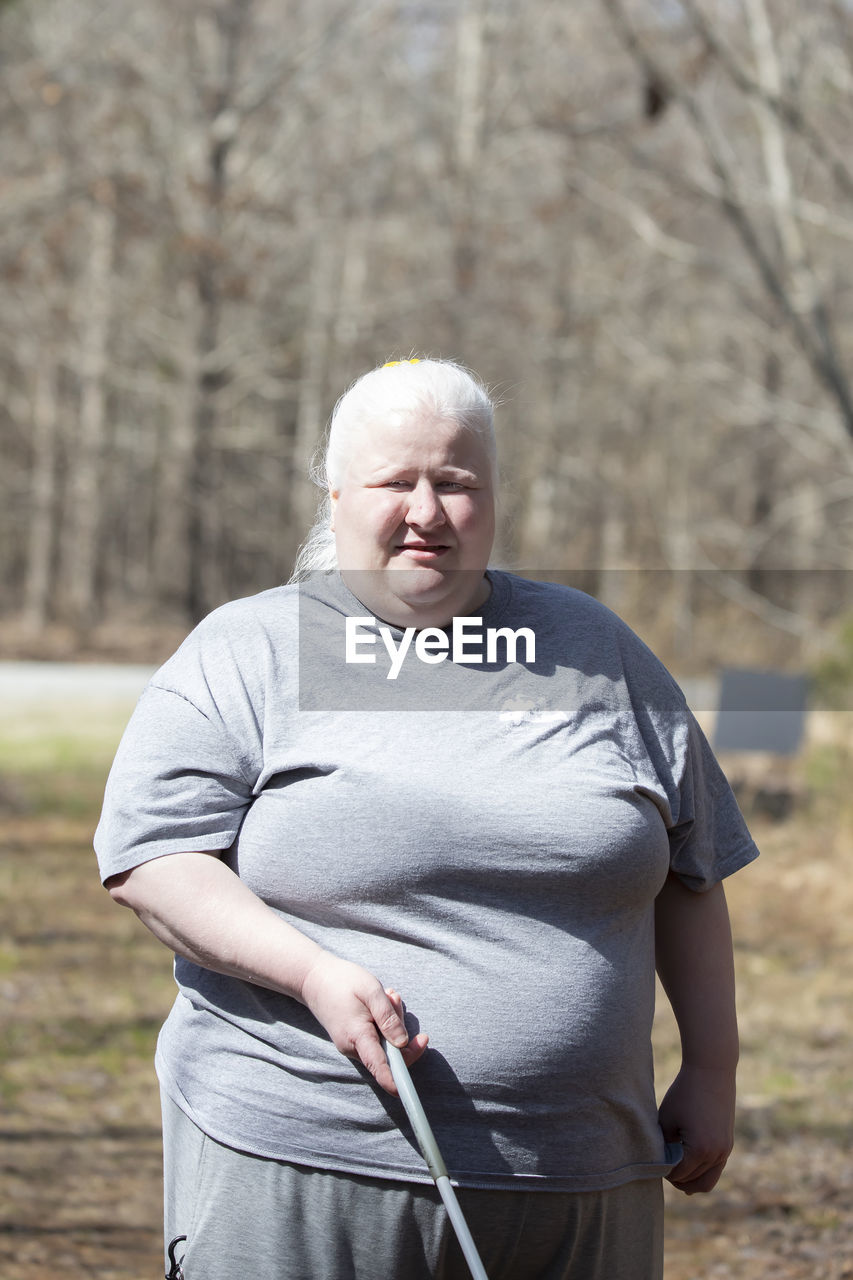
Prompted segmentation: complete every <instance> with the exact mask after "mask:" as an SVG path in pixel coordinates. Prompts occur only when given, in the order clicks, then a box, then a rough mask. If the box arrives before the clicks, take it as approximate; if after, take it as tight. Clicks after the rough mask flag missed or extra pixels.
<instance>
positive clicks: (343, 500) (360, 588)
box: [331, 415, 495, 627]
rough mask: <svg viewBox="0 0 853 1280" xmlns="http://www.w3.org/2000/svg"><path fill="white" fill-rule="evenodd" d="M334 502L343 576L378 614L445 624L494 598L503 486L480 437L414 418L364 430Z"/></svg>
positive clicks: (410, 622)
mask: <svg viewBox="0 0 853 1280" xmlns="http://www.w3.org/2000/svg"><path fill="white" fill-rule="evenodd" d="M331 497H332V528H333V529H334V531H335V540H336V543H337V551H338V564H339V565H340V566H341V573H342V576H343V577H344V580H345V581H347V583H348V585H349V587H350V589H351V590H352V591H353V593H354V594H355V595H356V596H357V597H358V599H359V600H361V601H362V603H363V604H365V605H368V606H369V607H370V608H371V609H372V610H373V612H374V614H375V616H377V617H379V618H382V619H383V620H384V621H386V622H390V623H393V624H394V625H396V626H416V627H424V626H442V625H444V624H445V623H447V622H449V621H450V619H451V618H453V617H457V616H462V615H464V614H469V613H471V612H472V611H474V610H476V609H477V608H479V606H480V605H482V604H483V603H484V601H485V600H486V599H487V598H488V595H489V586H488V582H487V580H486V579H485V577H484V573H485V569H486V565H487V564H488V560H489V555H490V553H491V549H492V542H493V541H494V534H495V510H494V485H493V482H492V465H491V460H490V458H489V455H488V452H487V450H486V447H485V445H484V444H483V441H482V440H481V439H480V437H479V436H478V435H477V434H476V433H475V432H472V431H466V430H464V429H463V428H461V427H458V426H457V425H456V424H455V423H454V422H453V421H452V420H450V419H447V418H426V419H425V418H423V417H418V416H414V415H406V416H403V415H400V417H399V420H395V417H394V416H392V417H391V418H389V420H388V421H383V422H380V423H375V424H372V425H371V426H370V427H369V428H362V429H361V430H360V431H358V432H357V433H356V434H355V436H354V438H353V440H352V442H351V449H350V457H349V460H348V463H347V466H346V470H345V473H344V476H343V478H342V479H341V481H340V484H339V487H337V488H333V489H332V490H331ZM366 596H368V597H370V598H369V599H368V598H365V597H366Z"/></svg>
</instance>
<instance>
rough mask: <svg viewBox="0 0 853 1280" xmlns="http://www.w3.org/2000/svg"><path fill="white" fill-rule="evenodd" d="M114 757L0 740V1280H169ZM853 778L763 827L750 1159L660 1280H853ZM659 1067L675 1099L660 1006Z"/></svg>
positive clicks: (680, 1206) (695, 1200)
mask: <svg viewBox="0 0 853 1280" xmlns="http://www.w3.org/2000/svg"><path fill="white" fill-rule="evenodd" d="M113 745H114V735H113V729H112V727H110V726H107V727H105V726H104V724H101V723H99V722H98V719H97V716H95V717H94V719H93V717H92V715H86V713H85V711H84V709H82V708H81V709H80V711H79V713H78V714H77V715H76V716H72V717H71V719H70V720H68V721H67V722H66V723H65V724H64V725H63V726H62V727H61V728H60V729H58V730H56V731H52V736H51V735H50V734H48V733H47V730H46V729H45V727H44V725H42V726H41V727H36V728H32V729H30V730H27V731H25V730H22V729H20V728H19V729H18V730H16V731H15V732H11V731H10V729H9V726H8V725H6V726H4V727H3V730H2V733H0V820H2V854H0V1010H2V1013H0V1019H2V1021H0V1033H2V1039H0V1046H2V1059H0V1280H63V1278H65V1277H67V1278H69V1280H70V1278H71V1277H88V1276H94V1277H100V1278H101V1280H154V1278H155V1277H158V1276H162V1264H161V1259H160V1240H159V1223H160V1180H159V1179H160V1173H159V1162H160V1151H159V1137H158V1108H157V1097H156V1086H155V1081H154V1077H153V1071H152V1067H151V1059H152V1054H153V1046H154V1040H155V1037H156V1032H157V1028H158V1026H159V1023H160V1021H161V1019H162V1017H163V1016H164V1014H165V1012H166V1010H167V1009H168V1007H169V1004H170V1003H171V996H172V980H171V971H170V962H169V957H168V956H167V955H166V954H165V952H164V951H163V950H162V949H161V948H160V946H159V945H158V944H157V943H156V942H154V941H153V940H152V939H150V938H149V937H148V936H147V935H146V934H145V932H144V931H143V930H142V928H141V926H139V925H138V923H137V922H136V920H135V919H134V918H133V917H132V916H131V915H130V913H129V912H126V911H121V910H119V909H117V908H116V907H114V906H113V905H112V903H111V902H110V901H109V899H108V898H107V896H106V894H105V893H104V892H103V890H102V889H101V888H100V886H99V884H98V881H97V876H96V873H95V867H94V861H93V856H92V854H91V847H90V842H91V832H92V826H93V822H94V815H95V813H96V811H97V806H98V801H99V794H100V788H101V784H102V780H103V775H104V769H105V766H106V762H107V760H108V759H109V756H110V755H111V752H112V747H113ZM851 765H853V748H851V747H850V746H847V745H845V744H841V745H839V744H838V743H836V744H834V745H831V746H830V745H827V744H824V745H823V746H822V747H818V748H815V749H813V750H812V752H811V753H810V755H809V758H808V760H807V761H806V762H805V763H804V765H803V772H802V778H801V782H802V786H801V794H800V796H799V798H798V803H797V807H796V808H795V810H794V812H793V815H792V816H790V817H788V818H787V819H786V820H785V821H781V822H778V821H777V822H772V821H770V820H769V819H765V818H761V817H759V818H757V819H756V821H755V824H754V829H755V833H756V835H757V837H758V840H759V844H760V845H761V846H762V850H763V857H762V858H761V859H760V860H759V862H758V863H756V864H755V865H754V866H753V867H752V868H749V869H748V870H746V871H745V872H743V873H741V874H740V875H738V876H735V877H733V879H732V880H731V881H730V884H729V897H730V903H731V909H732V917H733V922H734V929H735V934H736V938H737V965H738V975H739V1001H740V1007H741V1027H742V1050H743V1053H742V1067H741V1073H740V1105H739V1116H738V1144H737V1148H736V1151H735V1155H734V1156H733V1158H732V1160H731V1162H730V1164H729V1168H728V1169H727V1170H726V1173H725V1175H724V1178H723V1180H722V1182H721V1184H720V1186H719V1187H718V1189H717V1191H716V1192H715V1193H714V1194H712V1195H710V1196H702V1197H691V1198H689V1199H688V1198H685V1197H683V1196H680V1195H678V1193H675V1192H671V1194H668V1197H667V1198H668V1205H669V1212H668V1225H667V1266H666V1277H667V1280H711V1278H712V1277H731V1278H736V1280H800V1278H802V1280H806V1278H808V1280H842V1278H843V1277H853V1143H851V1139H853V1107H851V1097H853V1088H851V1086H853V1052H851V1050H853V1045H851V1024H853V1000H851V997H853V965H851V954H853V948H851V944H853V876H851V875H850V868H851V859H852V858H853V788H851V787H850V785H849V779H850V777H851ZM656 1053H657V1057H658V1061H659V1076H660V1082H661V1085H663V1084H664V1083H665V1082H666V1080H667V1076H668V1073H669V1072H670V1071H671V1070H672V1068H673V1064H674V1062H675V1042H674V1033H673V1027H672V1023H671V1020H670V1018H669V1016H668V1014H667V1012H666V1010H665V1009H664V1008H661V1010H660V1014H659V1018H658V1021H657V1027H656ZM670 1191H671V1189H668V1192H670ZM318 1280H324V1278H318Z"/></svg>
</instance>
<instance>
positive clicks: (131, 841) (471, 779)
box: [96, 571, 757, 1190]
mask: <svg viewBox="0 0 853 1280" xmlns="http://www.w3.org/2000/svg"><path fill="white" fill-rule="evenodd" d="M489 577H490V581H491V585H492V593H491V597H490V599H489V600H488V601H487V603H486V604H485V605H484V606H483V608H482V610H481V611H480V616H481V617H482V624H483V627H484V628H493V629H497V628H502V627H509V628H511V629H515V628H521V627H527V628H529V629H530V630H531V631H532V632H533V633H534V634H535V640H536V652H535V659H533V660H531V658H530V655H529V653H524V651H523V650H522V649H521V647H519V648H518V649H517V651H516V658H517V660H516V661H514V662H513V661H507V660H505V659H504V658H495V660H494V661H492V662H491V663H489V662H483V663H480V664H475V663H473V662H470V663H469V662H462V661H458V662H454V661H452V660H451V659H449V658H448V659H447V660H445V661H443V662H440V661H435V662H432V663H427V662H423V661H420V660H419V659H418V658H417V657H416V656H414V653H413V652H412V653H408V654H407V657H406V661H405V663H403V664H402V666H401V667H400V669H399V672H398V677H397V678H396V679H394V680H390V679H388V674H389V671H390V669H391V665H392V661H393V654H391V653H390V652H389V647H388V644H387V643H386V642H385V641H384V640H382V639H381V638H380V636H379V634H378V628H377V627H374V628H371V627H370V625H369V624H364V623H362V624H360V629H359V636H360V637H361V638H362V641H363V643H361V645H360V648H359V652H360V653H363V654H369V653H373V654H375V656H376V662H375V663H370V662H360V663H346V664H345V663H344V658H343V655H344V644H345V634H344V633H345V626H346V619H347V618H348V617H350V618H351V617H354V616H359V617H364V616H366V615H368V613H369V611H368V610H367V609H365V608H364V606H363V605H361V604H360V603H359V601H358V600H357V598H356V597H355V596H353V595H352V594H351V593H350V591H349V590H348V589H347V587H345V586H344V585H343V583H342V582H341V580H340V578H339V576H338V575H337V574H332V575H322V576H320V577H319V578H318V579H316V580H314V581H312V582H309V583H308V584H303V585H302V586H301V587H300V588H297V587H282V588H277V589H275V590H272V591H267V592H264V593H263V594H261V595H258V596H255V597H253V598H251V599H247V600H240V601H235V602H233V603H232V604H229V605H226V606H224V607H223V608H221V609H218V610H217V611H216V612H215V613H213V614H212V615H211V616H210V617H209V618H207V619H206V620H205V621H204V622H203V623H202V624H201V625H200V626H199V627H198V628H197V629H196V630H195V631H194V632H193V633H192V635H191V636H189V638H188V639H187V640H186V641H185V643H184V644H183V645H182V647H181V648H180V650H179V651H178V652H177V654H175V656H174V657H173V658H172V659H170V660H169V661H168V662H167V663H166V664H165V666H164V667H162V668H161V670H160V671H159V672H158V673H157V674H156V675H155V676H154V678H153V679H152V681H151V683H150V685H149V686H148V688H147V690H146V691H145V693H144V694H143V696H142V698H141V699H140V702H139V705H138V707H137V709H136V711H135V713H134V716H133V719H132V720H131V723H130V725H129V727H128V729H127V732H126V734H125V736H124V739H123V740H122V743H121V746H120V748H119V751H118V754H117V757H116V761H115V764H114V766H113V770H112V773H111V775H110V780H109V783H108V786H107V793H106V798H105V804H104V812H103V815H102V819H101V823H100V825H99V828H98V833H97V836H96V848H97V851H98V856H99V861H100V868H101V873H102V876H103V878H104V879H106V878H107V877H108V876H111V875H114V874H116V873H117V872H121V871H124V870H127V869H129V868H131V867H134V866H136V865H138V864H139V863H141V862H145V861H147V860H149V859H151V858H157V857H160V856H163V855H165V854H169V853H176V852H181V851H189V850H221V851H222V856H223V859H224V860H225V861H226V862H227V863H228V864H229V866H231V867H232V868H233V869H234V870H235V871H236V872H237V874H238V875H239V876H240V878H241V879H242V880H243V881H244V882H245V883H246V884H247V885H248V886H249V887H250V888H251V889H252V890H253V891H254V892H255V893H257V894H258V895H259V896H260V897H261V898H262V899H263V900H264V901H265V902H267V903H268V904H269V905H270V906H271V907H272V908H273V909H274V910H275V911H277V912H278V913H279V914H280V915H281V916H282V917H283V918H284V919H285V920H287V921H289V922H290V923H292V924H294V925H295V926H296V927H298V928H299V929H301V930H302V931H303V932H304V933H305V934H307V935H309V936H310V937H311V938H313V939H315V940H316V941H317V942H318V943H320V944H321V945H322V946H324V947H326V948H328V949H329V950H330V951H332V952H334V953H335V954H336V955H339V956H342V957H345V958H346V959H349V960H353V961H356V962H357V963H359V964H362V965H364V966H365V967H366V968H367V969H369V970H370V971H371V972H373V973H375V974H376V976H377V977H378V978H379V979H380V980H381V981H382V983H383V984H384V985H386V986H393V987H395V988H396V989H397V990H398V991H400V992H401V993H402V995H403V997H404V999H405V1001H406V1006H407V1010H408V1018H409V1023H410V1028H411V1029H418V1028H422V1029H423V1030H425V1031H428V1032H429V1034H430V1048H429V1050H428V1051H427V1053H426V1054H425V1056H424V1057H423V1058H422V1059H421V1061H419V1062H418V1063H417V1064H416V1065H415V1066H414V1068H413V1076H414V1079H415V1082H416V1086H417V1088H418V1091H419V1093H420V1095H421V1098H422V1101H423V1102H424V1105H425V1108H426V1110H427V1113H428V1115H429V1117H430V1120H431V1122H432V1124H433V1127H434V1129H435V1133H436V1137H437V1140H438V1143H439V1146H440V1148H441V1150H442V1153H443V1155H444V1157H445V1160H446V1161H447V1164H448V1167H449V1169H450V1172H451V1175H452V1177H453V1178H454V1180H455V1181H458V1182H459V1183H461V1184H463V1185H469V1186H482V1187H497V1188H500V1187H507V1188H509V1187H512V1188H518V1187H519V1186H528V1187H532V1188H534V1189H536V1188H542V1189H544V1190H551V1189H554V1190H595V1189H599V1188H606V1187H610V1186H616V1185H618V1184H620V1183H623V1182H626V1181H629V1180H631V1179H634V1178H637V1177H645V1176H657V1175H659V1174H661V1173H662V1172H666V1171H667V1170H668V1168H669V1167H670V1166H671V1164H673V1163H674V1162H675V1161H676V1160H677V1158H678V1152H677V1151H676V1150H674V1149H667V1147H666V1145H665V1143H664V1140H663V1137H662V1134H661V1131H660V1128H659V1126H658V1124H657V1119H656V1105H655V1096H654V1086H653V1076H652V1052H651V1045H650V1032H651V1023H652V1016H653V1006H654V920H653V906H654V899H655V896H656V894H657V893H658V891H659V890H660V888H661V886H662V885H663V883H664V880H665V879H666V876H667V873H668V871H669V869H670V868H672V869H673V870H674V871H675V872H676V873H677V874H678V875H679V876H680V877H681V879H682V880H683V881H684V883H685V884H687V885H688V886H689V887H690V888H691V889H694V890H697V891H700V892H701V891H702V890H704V889H707V888H709V887H711V886H712V885H714V884H715V883H717V882H718V881H719V880H720V879H722V878H723V877H725V876H727V875H729V874H730V873H731V872H733V871H735V870H736V869H737V868H739V867H741V866H743V865H744V864H746V863H747V862H749V861H751V859H752V858H754V857H755V856H756V853H757V850H756V849H755V846H754V845H753V843H752V841H751V839H750V837H749V834H748V832H747V830H746V828H745V826H744V823H743V820H742V818H741V816H740V813H739V812H738V809H737V806H736V804H735V801H734V798H733V796H732V794H731V791H730V790H729V787H728V785H727V783H726V781H725V779H724V777H723V775H722V773H721V772H720V769H719V767H718V765H717V763H716V761H715V760H714V758H713V755H712V754H711V751H710V748H709V747H708V745H707V743H706V741H705V739H704V737H703V735H702V733H701V731H700V729H699V727H698V726H697V724H696V723H695V721H694V719H693V717H692V716H691V714H690V712H689V711H688V709H687V707H686V705H685V702H684V698H683V695H682V694H681V692H680V690H679V689H678V687H677V685H676V684H675V683H674V681H673V680H672V678H671V677H670V676H669V675H668V673H667V672H666V671H665V669H664V668H663V667H662V666H661V664H660V663H659V662H658V660H657V659H656V658H655V657H654V656H653V655H652V654H651V653H650V652H649V650H648V649H647V648H646V647H645V646H644V645H643V644H642V642H641V641H640V640H639V639H638V638H637V637H636V636H635V635H634V634H633V632H631V631H630V629H629V628H628V627H627V626H625V624H624V623H622V622H621V621H620V620H619V619H618V618H616V617H615V616H614V615H613V614H612V613H610V612H609V611H608V610H607V609H605V608H604V607H603V606H602V605H600V604H599V603H598V602H596V601H595V600H593V599H591V598H590V597H588V596H585V595H583V594H582V593H580V592H577V591H574V590H572V589H569V588H565V587H560V586H555V585H554V584H549V583H536V582H530V581H526V580H524V579H521V578H517V577H514V576H513V575H511V574H507V573H503V572H495V571H490V574H489ZM371 632H373V633H374V639H375V641H376V643H375V644H374V645H373V646H371V644H370V641H369V639H368V640H367V641H366V642H364V637H365V636H368V637H369V635H370V634H371ZM392 634H393V637H394V638H395V643H401V642H402V637H401V633H400V632H399V631H393V633H392ZM471 649H472V646H471V645H470V644H469V646H468V650H467V652H468V653H470V652H471ZM300 656H301V661H300ZM492 656H493V657H495V655H492ZM300 670H301V676H300ZM376 708H381V709H376ZM175 972H176V979H177V982H178V986H179V994H178V997H177V1000H176V1003H175V1006H174V1008H173V1010H172V1012H171V1014H170V1016H169V1018H168V1019H167V1021H166V1023H165V1025H164V1027H163V1030H162V1032H161V1036H160V1041H159V1045H158V1053H157V1068H158V1073H159V1075H160V1079H161V1082H162V1084H163V1086H164V1087H165V1090H166V1092H167V1093H168V1094H169V1096H170V1097H171V1098H172V1099H173V1100H174V1101H175V1102H176V1103H177V1104H178V1105H179V1106H180V1107H181V1108H183V1109H184V1110H185V1111H186V1112H187V1114H188V1115H189V1116H190V1117H191V1118H192V1119H193V1120H194V1121H195V1122H196V1123H197V1124H198V1125H199V1126H200V1127H201V1128H202V1129H203V1130H204V1131H205V1132H207V1133H208V1134H210V1135H211V1136H212V1137H213V1138H215V1139H217V1140H219V1141H220V1142H223V1143H225V1144H227V1145H230V1146H232V1147H236V1148H238V1149H241V1150H245V1151H249V1152H253V1153H256V1154H258V1155H262V1156H268V1157H273V1158H277V1159H284V1160H290V1161H293V1162H295V1163H299V1164H306V1165H310V1166H313V1167H318V1168H324V1169H333V1170H340V1171H344V1172H351V1173H358V1174H373V1175H375V1176H378V1177H390V1178H399V1179H405V1180H409V1181H428V1180H429V1178H428V1175H427V1173H426V1171H425V1169H424V1165H423V1161H422V1159H421V1157H420V1154H419V1153H418V1151H417V1147H416V1145H415V1142H414V1138H413V1136H412V1135H411V1132H410V1130H409V1128H408V1125H407V1122H406V1120H405V1116H404V1113H403V1111H402V1107H401V1105H400V1104H399V1103H398V1101H397V1100H396V1099H393V1098H391V1097H390V1096H388V1095H386V1094H385V1093H384V1092H383V1091H382V1090H380V1089H379V1088H378V1087H377V1086H376V1085H375V1084H374V1083H373V1081H372V1080H371V1079H370V1077H369V1075H368V1073H367V1072H366V1071H364V1070H363V1069H362V1068H361V1067H360V1066H359V1065H357V1064H355V1063H353V1062H352V1061H350V1060H348V1059H346V1058H344V1057H342V1056H341V1055H340V1054H339V1053H338V1052H337V1050H336V1049H335V1048H334V1046H333V1045H332V1043H331V1041H330V1040H329V1038H328V1036H327V1035H326V1033H325V1032H324V1031H323V1029H322V1028H321V1027H320V1025H319V1024H318V1023H317V1021H316V1020H315V1019H314V1017H313V1016H312V1015H311V1014H310V1013H309V1012H308V1010H307V1009H306V1008H305V1007H304V1006H302V1005H301V1004H299V1003H298V1002H297V1001H295V1000H292V999H290V998H288V997H285V996H281V995H277V994H275V993H273V992H270V991H267V990H264V989H262V988H260V987H257V986H254V985H252V984H251V983H248V982H244V981H240V980H237V979H234V978H228V977H224V976H221V975H219V974H216V973H213V972H211V971H209V970H206V969H203V968H200V967H198V966H196V965H194V964H191V963H190V962H189V961H186V960H183V959H180V958H179V959H178V960H177V962H176V969H175Z"/></svg>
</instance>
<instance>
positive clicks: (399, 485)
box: [382, 480, 410, 489]
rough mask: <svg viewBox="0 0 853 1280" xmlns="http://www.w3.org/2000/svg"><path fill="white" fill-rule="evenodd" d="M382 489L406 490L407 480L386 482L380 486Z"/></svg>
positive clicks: (408, 486)
mask: <svg viewBox="0 0 853 1280" xmlns="http://www.w3.org/2000/svg"><path fill="white" fill-rule="evenodd" d="M382 488H383V489H408V488H410V485H409V481H408V480H386V481H385V483H384V484H383V485H382Z"/></svg>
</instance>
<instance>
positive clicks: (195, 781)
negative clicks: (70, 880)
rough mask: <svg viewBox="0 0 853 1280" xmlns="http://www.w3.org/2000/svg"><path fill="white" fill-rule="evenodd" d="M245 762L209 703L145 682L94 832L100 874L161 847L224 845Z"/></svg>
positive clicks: (236, 812)
mask: <svg viewBox="0 0 853 1280" xmlns="http://www.w3.org/2000/svg"><path fill="white" fill-rule="evenodd" d="M252 785H253V779H252V767H251V762H250V760H249V759H247V758H246V756H245V754H244V753H243V752H241V751H240V749H239V748H238V746H237V743H236V742H235V740H234V738H233V735H232V733H231V731H230V729H229V727H228V725H227V724H226V723H225V722H224V720H223V718H222V717H221V715H219V714H217V710H216V707H215V704H213V703H211V705H209V706H208V707H206V708H204V709H202V707H200V706H197V705H195V703H194V702H192V701H190V699H189V698H188V697H186V696H184V695H183V694H182V693H181V692H177V691H175V690H172V689H168V688H161V687H157V686H156V685H149V687H148V688H147V689H146V691H145V693H143V695H142V698H141V699H140V701H139V703H138V705H137V708H136V711H135V712H134V714H133V716H132V718H131V720H130V723H129V725H128V727H127V730H126V731H125V734H124V737H123V738H122V741H121V744H120V746H119V749H118V752H117V754H116V758H115V761H114V763H113V767H112V770H111V772H110V776H109V779H108V781H107V787H106V792H105V796H104V807H103V811H102V814H101V820H100V823H99V824H98V829H97V832H96V834H95V851H96V853H97V855H98V865H99V869H100V872H101V878H102V880H106V879H107V878H108V877H109V876H113V875H116V874H118V873H120V872H123V871H129V870H130V869H131V868H133V867H135V866H138V865H139V864H140V863H142V862H148V861H150V860H151V859H153V858H159V857H162V856H163V855H164V854H169V853H182V852H191V851H194V850H199V851H209V850H219V849H222V850H224V849H228V848H229V847H230V846H231V844H232V843H233V841H234V838H235V836H236V835H237V832H238V830H239V828H240V823H241V821H242V819H243V815H244V813H245V811H246V809H247V807H248V805H249V803H250V802H251V799H252Z"/></svg>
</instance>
